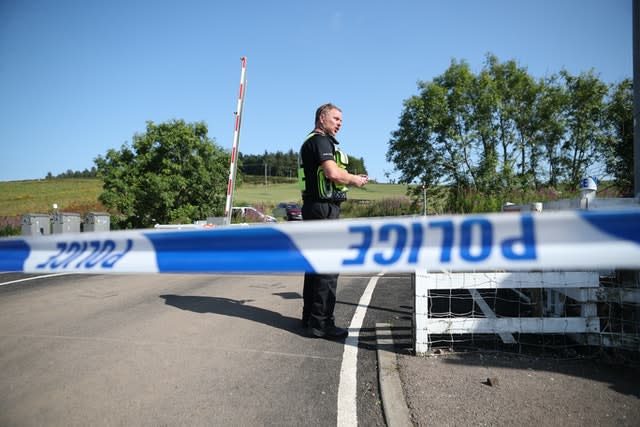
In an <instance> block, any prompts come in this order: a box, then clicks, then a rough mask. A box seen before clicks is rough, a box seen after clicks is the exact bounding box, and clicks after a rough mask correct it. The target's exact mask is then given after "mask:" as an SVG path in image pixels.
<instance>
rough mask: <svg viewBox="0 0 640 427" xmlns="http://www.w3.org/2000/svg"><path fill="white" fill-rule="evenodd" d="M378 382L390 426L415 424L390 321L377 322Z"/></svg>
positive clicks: (385, 414)
mask: <svg viewBox="0 0 640 427" xmlns="http://www.w3.org/2000/svg"><path fill="white" fill-rule="evenodd" d="M376 343H377V356H378V383H379V386H380V398H381V400H382V409H383V413H384V418H385V421H386V423H387V426H389V427H396V426H413V423H412V422H411V413H410V412H409V407H408V406H407V402H406V400H405V398H404V393H403V391H402V382H401V381H400V370H399V369H398V360H397V357H396V352H395V347H394V344H393V334H392V332H391V325H390V324H389V323H376Z"/></svg>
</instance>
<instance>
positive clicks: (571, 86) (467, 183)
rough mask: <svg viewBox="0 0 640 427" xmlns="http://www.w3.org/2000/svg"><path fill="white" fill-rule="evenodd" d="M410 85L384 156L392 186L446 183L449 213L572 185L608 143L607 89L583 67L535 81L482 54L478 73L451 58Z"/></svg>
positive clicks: (512, 63) (518, 68)
mask: <svg viewBox="0 0 640 427" xmlns="http://www.w3.org/2000/svg"><path fill="white" fill-rule="evenodd" d="M418 91H419V94H418V95H414V96H412V97H411V98H409V99H407V100H406V101H405V102H404V105H403V111H402V113H401V116H400V122H399V126H398V129H397V130H396V131H394V132H393V133H392V138H391V140H390V141H389V147H388V151H387V160H388V161H389V162H391V163H393V164H394V165H395V169H396V170H397V171H399V172H400V177H399V182H400V183H405V184H411V183H421V184H423V185H426V186H427V189H428V191H429V192H433V191H436V189H437V188H438V187H442V186H446V187H447V188H448V189H449V208H451V210H453V211H460V210H461V211H468V210H469V209H471V210H476V209H494V207H495V206H500V204H501V202H503V201H505V200H503V199H506V198H507V197H511V194H513V192H518V193H520V194H524V193H527V192H531V191H534V192H535V191H539V190H540V189H541V188H542V187H544V186H547V185H551V186H555V185H558V184H568V185H570V186H572V187H574V188H575V187H576V186H577V184H578V182H579V180H580V178H582V176H583V175H584V173H585V172H586V171H587V170H588V169H589V168H591V167H593V166H594V165H598V164H601V161H602V153H603V152H604V151H606V150H605V147H607V146H609V147H611V146H612V145H611V144H610V143H609V144H608V145H607V141H608V139H607V138H608V137H609V135H610V132H608V130H607V129H609V127H610V126H609V124H608V122H610V121H611V120H612V119H611V117H609V119H608V118H607V117H608V116H607V115H606V114H605V111H606V103H605V101H606V96H607V86H606V85H605V84H603V83H602V82H601V81H600V80H599V79H598V78H597V77H596V76H595V75H594V74H593V73H592V72H589V73H582V74H580V75H578V76H573V75H571V74H569V73H568V72H566V71H564V70H563V71H561V72H560V74H559V75H552V76H550V77H547V78H545V79H540V80H535V79H534V78H532V77H531V76H530V75H529V74H528V73H527V70H526V69H525V68H523V67H521V66H518V64H517V63H516V62H515V61H513V60H512V61H507V62H504V63H501V62H500V61H499V60H498V59H497V58H496V57H495V56H494V55H490V54H489V55H487V58H486V62H485V65H484V67H483V69H482V70H481V71H480V72H479V73H478V74H474V73H472V72H471V70H470V68H469V66H468V64H467V63H466V62H464V61H460V62H458V61H455V60H454V61H452V62H451V64H450V66H449V68H448V69H447V70H445V72H444V73H443V74H442V75H440V76H437V77H435V78H434V79H433V80H432V81H429V82H424V81H421V82H419V83H418ZM618 110H620V109H618ZM619 112H620V113H621V112H623V111H622V110H620V111H619ZM611 114H612V115H613V116H615V114H614V110H613V109H611ZM615 117H617V116H615ZM616 138H620V132H618V133H617V136H616ZM609 152H612V150H609ZM413 191H414V193H415V195H419V194H418V193H419V192H420V189H419V188H418V187H413ZM476 195H480V196H479V197H477V196H476ZM470 197H473V198H474V200H476V201H474V202H472V203H468V202H469V200H468V199H469V198H470Z"/></svg>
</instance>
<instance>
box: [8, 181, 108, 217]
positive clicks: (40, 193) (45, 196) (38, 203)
mask: <svg viewBox="0 0 640 427" xmlns="http://www.w3.org/2000/svg"><path fill="white" fill-rule="evenodd" d="M101 192H102V181H100V180H98V179H91V178H86V179H85V178H83V179H80V178H78V179H50V180H31V181H6V182H0V216H15V215H23V214H26V213H48V212H50V211H51V210H52V205H53V204H54V203H56V204H57V205H58V209H59V210H61V211H64V212H78V213H85V212H92V211H104V210H105V208H104V206H103V205H102V204H101V203H100V202H98V195H99V194H100V193H101Z"/></svg>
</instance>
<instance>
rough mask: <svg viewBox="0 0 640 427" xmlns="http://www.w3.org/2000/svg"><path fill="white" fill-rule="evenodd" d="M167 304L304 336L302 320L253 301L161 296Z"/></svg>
mask: <svg viewBox="0 0 640 427" xmlns="http://www.w3.org/2000/svg"><path fill="white" fill-rule="evenodd" d="M160 298H162V299H164V301H165V304H167V305H171V306H173V307H176V308H179V309H181V310H188V311H193V312H194V313H213V314H219V315H221V316H229V317H238V318H241V319H247V320H251V321H253V322H258V323H262V324H265V325H269V326H271V327H273V328H278V329H283V330H285V331H288V332H291V333H294V334H298V335H304V331H303V330H302V328H301V326H300V319H296V318H293V317H287V316H283V315H281V314H280V313H276V312H274V311H271V310H266V309H264V308H260V307H255V306H252V305H250V304H249V303H251V302H252V301H253V300H235V299H231V298H221V297H203V296H189V295H160Z"/></svg>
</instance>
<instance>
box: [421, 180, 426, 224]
mask: <svg viewBox="0 0 640 427" xmlns="http://www.w3.org/2000/svg"><path fill="white" fill-rule="evenodd" d="M422 202H423V204H424V216H427V184H424V183H423V184H422Z"/></svg>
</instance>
